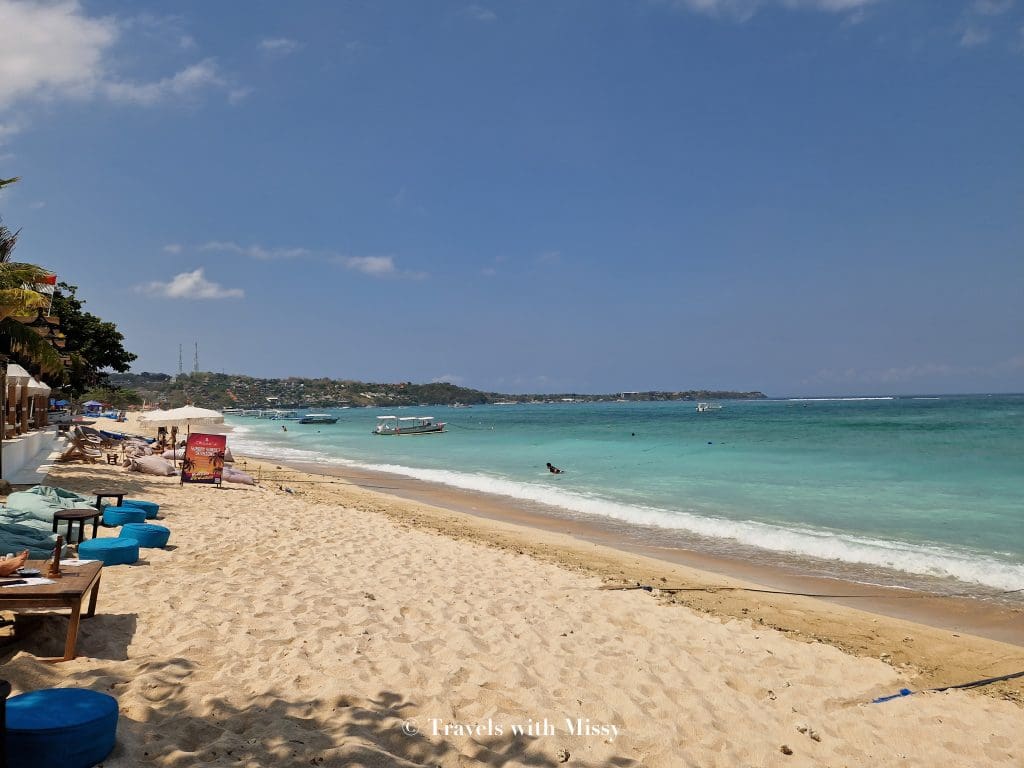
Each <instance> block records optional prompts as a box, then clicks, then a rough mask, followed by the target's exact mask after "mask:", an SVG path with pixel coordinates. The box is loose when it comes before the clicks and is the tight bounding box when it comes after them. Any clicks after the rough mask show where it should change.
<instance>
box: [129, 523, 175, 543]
mask: <svg viewBox="0 0 1024 768" xmlns="http://www.w3.org/2000/svg"><path fill="white" fill-rule="evenodd" d="M118 538H121V539H135V540H136V541H137V542H139V546H140V547H159V548H161V549H162V548H163V547H165V546H167V540H168V539H169V538H171V529H170V528H164V527H163V526H162V525H155V524H154V523H128V524H127V525H122V526H121V533H119V534H118Z"/></svg>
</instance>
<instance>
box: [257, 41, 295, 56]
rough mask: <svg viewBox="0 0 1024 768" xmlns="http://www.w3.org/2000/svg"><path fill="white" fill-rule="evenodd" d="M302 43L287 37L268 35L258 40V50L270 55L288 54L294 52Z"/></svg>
mask: <svg viewBox="0 0 1024 768" xmlns="http://www.w3.org/2000/svg"><path fill="white" fill-rule="evenodd" d="M301 47H302V44H301V43H299V41H298V40H290V39H289V38H287V37H269V38H265V39H263V40H260V50H261V51H263V52H264V53H266V54H268V55H270V56H288V55H289V54H292V53H295V52H296V51H297V50H299V48H301Z"/></svg>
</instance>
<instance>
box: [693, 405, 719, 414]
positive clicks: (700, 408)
mask: <svg viewBox="0 0 1024 768" xmlns="http://www.w3.org/2000/svg"><path fill="white" fill-rule="evenodd" d="M720 410H722V406H720V405H719V404H718V403H697V413H707V412H708V411H720Z"/></svg>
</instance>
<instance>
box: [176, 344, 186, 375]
mask: <svg viewBox="0 0 1024 768" xmlns="http://www.w3.org/2000/svg"><path fill="white" fill-rule="evenodd" d="M184 372H185V371H184V369H183V368H182V365H181V344H179V345H178V375H179V376H181V375H182V374H183V373H184Z"/></svg>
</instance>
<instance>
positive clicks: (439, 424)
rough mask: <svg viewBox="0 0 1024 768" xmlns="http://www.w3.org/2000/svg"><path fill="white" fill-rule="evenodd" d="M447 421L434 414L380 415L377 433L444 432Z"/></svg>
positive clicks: (412, 433)
mask: <svg viewBox="0 0 1024 768" xmlns="http://www.w3.org/2000/svg"><path fill="white" fill-rule="evenodd" d="M444 427H445V422H443V421H434V417H433V416H402V417H399V416H378V417H377V428H376V429H374V430H373V434H375V435H428V434H437V433H439V432H444Z"/></svg>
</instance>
